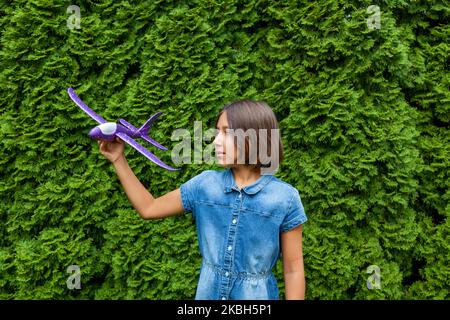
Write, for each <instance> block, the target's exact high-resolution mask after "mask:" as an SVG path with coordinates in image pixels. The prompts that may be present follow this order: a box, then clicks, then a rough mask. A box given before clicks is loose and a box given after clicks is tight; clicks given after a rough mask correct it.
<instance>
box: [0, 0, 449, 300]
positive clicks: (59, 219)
mask: <svg viewBox="0 0 450 320" xmlns="http://www.w3.org/2000/svg"><path fill="white" fill-rule="evenodd" d="M71 5H76V6H78V7H79V8H80V11H79V13H80V16H79V20H78V22H79V25H78V26H75V27H74V25H73V23H72V22H73V21H74V20H73V17H71V16H72V15H73V14H75V13H74V11H70V10H69V12H68V11H67V9H68V7H69V6H71ZM371 5H374V6H377V7H378V8H379V11H378V12H379V15H378V17H377V16H376V15H377V13H374V11H368V10H367V9H368V7H369V6H371ZM449 16H450V11H449V7H448V3H447V1H437V0H427V1H425V0H417V1H403V0H398V1H396V0H384V1H381V0H367V1H335V0H319V1H303V0H300V1H299V0H295V1H294V0H287V1H275V0H272V1H268V0H261V1H237V0H222V1H209V0H197V1H113V0H109V1H95V2H93V1H81V0H77V1H75V0H74V1H60V0H53V1H47V0H45V1H44V0H17V1H6V0H1V1H0V32H1V38H0V41H1V42H0V86H1V90H0V110H1V111H0V112H1V116H0V151H1V157H0V177H1V179H0V197H1V201H0V299H192V298H193V297H194V295H195V289H196V285H197V281H198V276H199V270H200V262H201V256H200V253H199V249H198V244H197V236H196V229H195V224H194V223H193V219H192V216H191V215H190V214H186V215H182V216H177V217H172V218H167V219H162V220H151V221H146V220H143V219H141V218H140V217H139V215H138V214H137V212H136V211H135V210H134V209H133V207H132V206H131V204H130V203H129V202H128V199H127V197H126V194H125V193H124V192H123V189H122V187H121V185H120V183H119V181H118V179H117V176H116V175H115V172H114V169H113V167H112V166H111V165H110V164H109V162H108V161H107V160H106V159H105V158H104V157H103V156H102V155H101V154H100V153H99V151H98V146H97V143H96V142H95V141H92V140H90V139H89V137H88V136H87V133H88V131H89V129H90V128H92V127H93V126H94V125H96V123H95V122H93V120H92V119H90V118H89V117H87V116H86V114H84V113H83V112H82V111H81V110H80V109H79V108H78V107H77V106H76V105H75V104H74V103H73V102H72V101H71V100H70V98H69V97H68V95H67V93H66V90H67V88H68V87H73V88H75V90H76V92H77V93H78V94H79V95H80V97H81V98H82V99H83V100H84V101H85V102H86V103H87V104H88V105H89V106H90V107H91V108H93V109H94V110H96V111H97V112H98V113H100V114H101V115H102V116H103V117H105V118H106V119H107V120H109V121H117V120H118V119H119V118H126V119H127V120H128V121H129V122H131V123H133V124H134V125H135V126H140V125H141V124H142V123H143V121H145V120H146V119H148V118H149V117H150V116H151V115H152V114H154V113H155V112H158V111H161V112H163V115H162V116H161V117H160V118H159V120H158V121H157V122H156V123H155V125H154V126H153V128H152V131H151V135H152V137H153V138H155V139H156V140H157V141H159V142H160V143H162V144H163V145H165V146H167V147H168V148H169V149H171V148H173V146H174V145H175V144H176V143H178V142H177V141H174V140H173V139H171V136H172V133H173V132H174V130H175V129H179V128H185V129H188V130H189V131H190V132H191V133H192V134H193V124H194V121H202V124H203V128H204V129H206V128H213V127H214V124H215V120H216V117H217V114H218V111H219V110H220V108H221V107H223V106H224V105H225V104H227V103H230V102H232V101H235V100H238V99H244V98H248V99H258V100H265V101H267V102H268V103H269V105H270V106H271V107H272V108H273V110H274V112H275V113H276V115H277V117H278V119H279V121H280V128H281V136H282V140H283V144H284V148H285V161H284V162H283V163H282V165H281V166H280V169H279V170H278V172H277V173H276V176H277V177H279V178H280V179H283V180H284V181H286V182H288V183H290V184H292V185H293V186H295V187H296V188H297V189H298V190H299V192H300V195H301V198H302V202H303V204H304V207H305V212H306V214H307V215H308V218H309V220H308V222H307V223H306V224H305V225H304V227H303V254H304V264H305V276H306V284H307V285H306V298H307V299H448V297H449V296H448V292H449V288H450V269H449V267H448V266H449V264H450V263H449V262H450V241H449V231H450V222H449V220H448V217H449V214H450V205H449V199H450V189H449V179H450V174H449V168H450V160H449V159H450V132H449V123H450V90H449V89H450V76H449V72H448V71H449V56H450V46H449V43H450V27H449ZM70 19H71V20H70ZM374 19H375V20H376V19H378V22H379V25H378V26H377V25H376V24H372V25H371V24H369V23H368V21H375V20H374ZM68 20H69V21H68ZM75 21H76V20H75ZM69 22H71V23H69ZM209 142H210V141H209ZM209 142H208V141H204V142H203V146H206V145H207V144H208V143H209ZM149 148H150V149H151V151H152V152H154V153H155V154H156V155H157V156H158V157H160V158H161V159H162V160H163V161H164V162H166V163H169V164H171V157H170V152H165V151H162V150H158V149H156V148H151V147H149ZM192 151H193V150H192ZM126 156H127V159H128V160H129V163H130V166H131V167H132V169H133V170H134V172H135V174H136V175H137V176H138V178H139V179H140V180H141V181H142V182H143V184H144V185H145V186H146V187H147V188H148V190H149V191H150V192H151V193H152V194H153V195H154V196H155V197H158V196H161V195H164V194H165V193H167V192H169V191H172V190H174V189H176V188H178V187H179V186H180V184H181V183H183V182H185V181H187V180H188V179H190V178H191V177H193V176H194V175H196V174H198V173H200V172H201V171H203V170H206V169H211V168H213V169H219V170H220V168H218V167H215V165H207V164H205V163H197V164H195V163H193V164H187V163H184V164H182V165H180V167H182V168H183V170H182V171H181V172H169V171H166V170H164V169H161V168H160V167H158V166H156V165H155V164H153V163H152V162H150V161H148V160H146V159H145V158H144V157H142V156H141V155H140V154H139V153H137V152H136V151H134V150H133V149H131V148H129V147H127V149H126ZM69 266H77V267H79V270H80V274H79V275H80V284H81V288H80V289H76V288H72V289H71V288H69V286H68V285H67V283H68V278H69V277H71V273H70V272H68V268H69ZM369 266H376V267H378V268H379V277H378V279H377V278H376V277H374V274H373V273H371V271H370V270H372V269H370V268H369ZM368 271H369V273H368ZM274 272H275V275H276V277H277V279H278V280H279V287H280V292H281V298H284V294H285V291H284V282H283V273H282V272H283V269H282V263H281V261H278V263H277V265H276V268H275V270H274ZM368 280H369V281H372V282H371V283H373V280H375V282H376V281H377V280H378V286H375V287H374V286H369V284H368Z"/></svg>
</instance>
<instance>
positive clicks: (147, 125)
mask: <svg viewBox="0 0 450 320" xmlns="http://www.w3.org/2000/svg"><path fill="white" fill-rule="evenodd" d="M161 114H162V112H157V113H155V114H154V115H152V116H151V117H150V119H148V120H147V121H146V122H145V123H144V124H143V125H142V127H140V128H139V129H138V130H137V136H139V137H141V138H142V139H144V140H146V141H147V142H150V143H151V144H153V145H154V146H155V147H158V148H160V149H162V150H164V151H167V150H168V149H167V148H166V147H164V146H163V145H162V144H160V143H158V142H156V141H155V140H154V139H152V138H150V137H149V136H148V131H149V130H150V128H151V126H152V125H153V123H154V122H155V120H156V119H158V117H159V116H160V115H161Z"/></svg>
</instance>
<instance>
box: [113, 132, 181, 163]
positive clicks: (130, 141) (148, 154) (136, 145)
mask: <svg viewBox="0 0 450 320" xmlns="http://www.w3.org/2000/svg"><path fill="white" fill-rule="evenodd" d="M116 136H118V137H119V138H121V139H122V140H123V141H125V142H126V143H128V144H129V145H130V146H132V147H133V148H135V149H136V150H137V151H139V152H140V153H142V154H143V155H144V156H145V157H146V158H147V159H149V160H150V161H153V162H154V163H156V164H157V165H158V166H160V167H163V168H164V169H167V170H170V171H179V170H181V169H180V168H179V169H175V168H172V167H170V166H168V165H167V164H165V163H164V162H162V161H161V160H159V159H158V158H157V157H156V156H155V155H154V154H153V153H151V152H150V151H148V150H147V149H145V148H144V147H143V146H141V145H140V144H139V143H137V142H136V141H135V140H134V139H133V138H130V137H129V136H128V135H126V134H125V133H123V132H118V133H116Z"/></svg>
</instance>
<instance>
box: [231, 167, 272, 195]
mask: <svg viewBox="0 0 450 320" xmlns="http://www.w3.org/2000/svg"><path fill="white" fill-rule="evenodd" d="M224 174H225V187H224V192H225V193H228V192H231V190H236V191H238V192H239V188H238V186H237V184H236V181H235V180H234V177H233V172H232V170H231V168H227V169H226V170H225V173H224ZM272 178H273V175H272V174H265V175H261V176H260V177H259V178H258V180H256V181H255V182H254V183H252V184H250V185H248V186H245V187H244V188H242V190H243V191H244V192H245V193H247V194H255V193H257V192H259V191H260V190H261V189H262V188H264V186H266V185H267V184H268V183H269V182H270V181H271V180H272Z"/></svg>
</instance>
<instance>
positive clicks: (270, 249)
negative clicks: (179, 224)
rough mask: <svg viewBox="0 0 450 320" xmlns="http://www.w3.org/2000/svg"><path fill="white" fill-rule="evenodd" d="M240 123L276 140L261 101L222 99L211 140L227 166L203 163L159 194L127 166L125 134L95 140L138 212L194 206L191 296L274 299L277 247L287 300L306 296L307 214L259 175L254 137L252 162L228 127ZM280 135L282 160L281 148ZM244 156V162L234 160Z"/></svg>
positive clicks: (282, 186) (284, 189) (165, 212)
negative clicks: (197, 261) (198, 258)
mask: <svg viewBox="0 0 450 320" xmlns="http://www.w3.org/2000/svg"><path fill="white" fill-rule="evenodd" d="M237 129H242V130H243V131H244V132H247V130H249V129H253V130H254V131H256V132H261V131H260V129H266V130H267V131H266V132H268V134H267V135H266V137H263V138H261V136H262V135H259V136H258V140H259V141H258V142H260V141H261V142H263V143H264V142H265V143H266V145H273V143H272V144H271V137H272V135H271V134H270V132H272V131H273V130H271V129H275V130H278V122H277V119H276V117H275V115H274V113H273V111H272V109H271V108H270V107H269V106H268V105H267V104H266V103H265V102H263V101H252V100H243V101H237V102H234V103H232V104H229V105H227V106H225V107H224V108H223V109H222V110H221V111H220V113H219V116H218V119H217V121H216V137H215V139H214V142H213V143H214V146H215V151H216V157H217V160H218V164H219V166H221V167H224V168H225V169H224V170H220V171H217V170H205V171H203V172H202V173H200V174H198V175H197V176H195V177H193V178H191V179H190V180H189V181H187V182H185V183H183V184H181V185H180V188H178V189H176V190H173V191H171V192H169V193H167V194H165V195H163V196H161V197H159V198H156V199H155V198H154V197H153V196H152V195H151V194H150V193H149V192H148V191H147V190H146V188H145V187H144V186H143V185H142V184H141V183H140V182H139V180H138V179H137V178H136V176H135V175H134V173H133V171H132V170H131V169H130V167H129V165H128V162H127V160H126V159H125V156H124V153H123V151H124V143H123V141H121V140H120V139H119V138H117V139H116V141H114V142H107V141H101V142H100V141H99V145H100V152H101V153H102V154H103V155H104V156H105V157H106V158H107V159H108V160H109V161H111V163H112V164H113V166H114V168H115V170H116V173H117V175H118V177H119V180H120V182H121V184H122V186H123V187H124V189H125V192H126V194H127V196H128V199H129V200H130V202H131V204H132V205H133V207H134V208H135V209H136V210H137V212H138V213H139V214H140V216H141V217H142V218H143V219H160V218H165V217H169V216H173V215H178V214H183V213H184V212H186V213H187V212H192V214H193V217H194V219H195V223H196V227H197V235H198V241H199V248H200V251H201V254H202V258H203V259H202V265H201V271H200V279H199V282H198V286H197V291H196V296H195V299H196V300H200V299H208V300H212V299H222V300H227V299H231V300H237V299H252V300H253V299H254V300H256V299H271V300H277V299H278V298H279V297H278V285H277V281H276V279H275V277H274V275H273V273H272V268H273V267H274V265H275V263H276V262H277V260H278V258H279V256H280V254H281V253H282V257H283V260H282V261H283V275H284V280H285V288H286V299H288V300H291V299H304V297H305V276H304V269H303V254H302V224H303V223H304V222H305V221H307V217H306V215H305V212H304V209H303V205H302V202H301V199H300V195H299V192H298V191H297V189H296V188H294V187H293V186H292V185H290V184H288V183H286V182H283V181H281V180H280V179H278V178H276V177H275V176H274V175H273V174H264V175H262V174H261V172H262V170H263V168H264V167H266V166H267V164H265V163H264V164H263V163H262V161H261V157H260V154H259V151H260V149H258V148H260V147H261V144H260V143H258V144H257V148H256V149H257V150H258V156H257V161H256V163H255V161H249V149H252V148H253V147H255V145H254V143H253V142H251V141H250V140H249V139H248V137H246V138H245V141H244V146H245V148H243V147H242V143H241V144H240V145H239V144H237V143H236V138H237V137H236V135H235V134H231V131H234V130H236V131H237ZM277 137H278V140H277V141H275V142H276V145H277V146H279V148H278V150H276V152H278V154H277V156H278V159H279V161H280V162H281V160H282V158H283V149H282V144H281V139H280V138H279V136H277ZM261 139H266V140H265V141H263V140H261ZM241 141H242V140H241ZM269 149H270V150H271V151H270V152H269V153H272V151H273V149H272V148H269ZM253 150H254V149H253ZM266 150H267V148H266ZM242 155H244V160H245V161H244V163H238V162H237V161H236V160H237V159H238V157H239V156H242ZM273 155H274V154H271V156H273ZM240 159H242V158H240ZM241 162H242V161H241ZM271 165H272V163H271ZM276 165H278V164H276ZM280 246H281V251H282V252H280Z"/></svg>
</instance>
